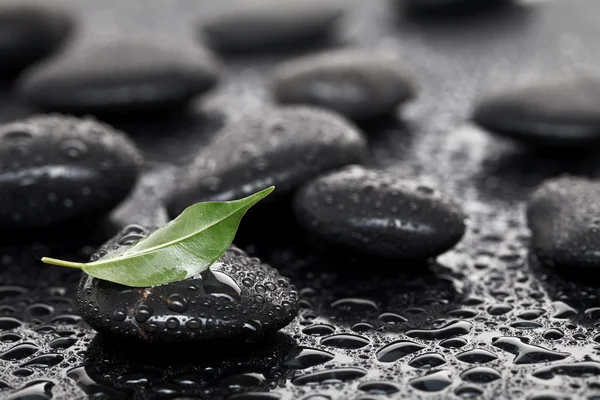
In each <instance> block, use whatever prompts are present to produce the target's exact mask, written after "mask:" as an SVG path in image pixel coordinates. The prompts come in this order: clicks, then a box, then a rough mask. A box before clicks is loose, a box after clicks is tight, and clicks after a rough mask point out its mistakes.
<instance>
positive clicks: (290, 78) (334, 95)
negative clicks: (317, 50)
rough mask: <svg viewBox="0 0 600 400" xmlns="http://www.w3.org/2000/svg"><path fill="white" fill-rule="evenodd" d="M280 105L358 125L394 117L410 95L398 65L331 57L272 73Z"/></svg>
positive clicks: (367, 57)
mask: <svg viewBox="0 0 600 400" xmlns="http://www.w3.org/2000/svg"><path fill="white" fill-rule="evenodd" d="M273 92H274V95H275V98H276V99H277V100H278V101H279V102H281V103H290V104H309V105H315V106H319V107H324V108H327V109H330V110H333V111H336V112H338V113H341V114H343V115H345V116H346V117H348V118H350V119H355V120H362V119H370V118H377V117H382V116H385V115H387V114H390V113H393V111H394V110H395V109H396V108H397V107H398V105H399V104H401V103H403V102H404V101H406V100H408V99H410V98H411V97H413V95H414V89H413V85H412V83H411V82H410V80H409V79H408V78H407V77H406V76H405V75H404V73H403V72H402V68H401V67H400V66H399V65H397V63H396V62H392V61H389V60H385V59H382V58H381V57H378V56H377V55H374V54H369V53H367V52H362V53H360V52H331V53H324V54H319V55H313V56H308V57H304V58H300V59H296V60H292V61H288V62H285V63H283V64H282V65H281V66H279V67H278V68H277V69H276V70H275V74H274V80H273Z"/></svg>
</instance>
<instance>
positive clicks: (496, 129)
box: [473, 78, 600, 148]
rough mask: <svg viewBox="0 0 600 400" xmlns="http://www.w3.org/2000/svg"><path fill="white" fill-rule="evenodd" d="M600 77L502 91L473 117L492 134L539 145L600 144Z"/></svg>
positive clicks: (582, 145)
mask: <svg viewBox="0 0 600 400" xmlns="http://www.w3.org/2000/svg"><path fill="white" fill-rule="evenodd" d="M598 103H600V80H596V79H591V78H581V79H578V80H574V81H564V82H558V83H550V84H545V85H538V86H529V87H526V88H521V89H517V90H513V91H509V92H505V93H499V94H496V95H493V96H490V97H488V98H487V99H485V100H483V101H482V102H480V103H479V104H478V105H477V107H476V108H475V111H474V113H473V120H474V121H475V122H476V123H477V124H479V125H481V126H482V127H483V128H485V129H487V130H489V131H490V132H492V133H495V134H498V135H501V136H506V137H509V138H511V139H514V140H516V141H519V142H522V143H525V144H527V145H531V146H536V147H554V148H565V147H571V148H575V147H586V146H590V145H597V144H600V111H599V110H598V107H597V104H598Z"/></svg>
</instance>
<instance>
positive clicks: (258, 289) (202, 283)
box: [78, 225, 299, 345]
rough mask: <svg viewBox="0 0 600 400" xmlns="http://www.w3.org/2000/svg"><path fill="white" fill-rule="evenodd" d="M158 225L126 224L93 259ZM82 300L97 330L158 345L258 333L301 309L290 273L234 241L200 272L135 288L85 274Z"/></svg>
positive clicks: (81, 307)
mask: <svg viewBox="0 0 600 400" xmlns="http://www.w3.org/2000/svg"><path fill="white" fill-rule="evenodd" d="M153 230H154V229H151V228H147V227H142V226H138V225H131V226H129V227H126V228H124V229H123V230H122V231H121V232H120V233H119V234H118V235H117V236H116V237H115V238H113V239H111V240H110V241H109V242H107V243H106V244H105V245H104V246H102V247H101V248H100V249H99V250H98V252H97V253H95V254H94V255H93V256H92V260H97V259H100V258H103V257H106V256H109V255H110V254H113V253H114V252H119V251H122V250H123V249H124V248H126V247H129V246H130V245H131V244H132V243H135V241H136V240H139V239H140V238H143V237H145V236H146V235H148V234H150V233H151V232H152V231H153ZM78 306H79V310H80V312H81V314H82V315H83V318H84V319H85V321H86V322H87V323H88V324H90V325H91V326H92V327H93V328H94V329H96V330H97V331H98V332H103V333H106V334H110V335H115V336H120V337H124V338H130V339H135V340H141V341H144V342H146V343H151V344H157V345H168V344H173V343H181V342H197V341H205V340H211V339H232V340H242V341H243V340H248V341H254V340H258V339H260V338H262V337H263V336H264V335H267V334H269V333H274V332H276V331H277V330H279V329H281V328H283V327H285V326H286V325H288V324H289V323H290V322H291V321H292V320H293V319H294V317H295V316H296V314H297V313H298V309H299V304H298V293H297V292H296V289H295V288H294V286H292V285H291V284H290V281H289V279H288V278H285V277H282V276H281V275H280V274H279V272H277V270H275V269H274V268H271V267H269V266H268V265H265V264H263V263H262V262H261V261H260V260H259V259H258V258H251V257H249V256H248V255H246V253H244V252H243V251H242V250H240V249H238V248H236V247H233V246H232V247H231V248H230V249H229V250H227V252H226V253H225V254H223V256H221V258H220V259H219V260H218V261H217V262H215V263H214V264H213V265H212V266H211V267H210V268H209V269H208V270H206V271H204V272H202V273H201V274H198V275H196V276H194V277H191V278H189V279H185V280H183V281H179V282H173V283H168V284H164V285H159V286H152V287H144V288H130V287H126V286H122V285H119V284H116V283H112V282H108V281H103V280H99V279H96V278H92V277H90V276H88V275H84V276H83V277H82V278H81V281H80V283H79V291H78Z"/></svg>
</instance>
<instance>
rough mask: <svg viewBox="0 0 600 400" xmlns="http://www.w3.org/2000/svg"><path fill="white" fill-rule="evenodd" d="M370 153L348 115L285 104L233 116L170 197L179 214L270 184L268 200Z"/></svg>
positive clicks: (184, 173)
mask: <svg viewBox="0 0 600 400" xmlns="http://www.w3.org/2000/svg"><path fill="white" fill-rule="evenodd" d="M365 152H366V141H365V139H364V138H363V136H362V134H361V133H360V132H359V130H358V129H357V128H356V127H354V126H353V125H352V124H351V123H350V122H348V121H347V120H345V119H344V118H342V117H339V116H337V115H335V114H333V113H330V112H328V111H325V110H318V109H312V108H307V107H282V108H278V109H270V110H263V111H262V112H258V113H256V114H252V115H251V114H245V115H242V116H238V117H237V118H232V120H231V121H229V122H228V123H226V126H225V127H224V128H223V129H222V131H220V132H218V133H216V134H215V136H214V140H213V141H212V142H211V143H210V144H209V145H208V146H207V147H206V148H205V149H204V151H202V152H201V153H200V154H199V155H198V157H197V158H196V160H195V161H194V162H193V163H192V165H190V166H186V167H184V168H182V171H181V176H180V177H179V182H178V184H177V185H176V186H177V188H176V190H175V191H174V193H173V195H172V196H171V199H170V201H169V213H170V214H171V215H172V216H176V215H179V214H180V213H181V211H183V209H185V207H187V206H189V205H191V204H194V203H196V202H199V201H225V200H233V199H239V198H243V197H246V196H249V195H250V194H253V193H255V192H257V191H259V190H261V189H264V188H266V187H268V186H271V185H275V187H276V189H275V191H274V192H273V193H272V194H271V195H270V196H269V197H267V198H266V199H265V200H266V201H267V202H270V201H273V200H274V199H278V198H282V197H284V196H286V195H288V194H290V193H292V192H293V191H294V190H295V189H296V188H298V187H299V186H301V185H302V184H304V183H305V182H307V181H309V180H310V179H313V178H315V177H317V176H319V175H320V174H322V173H324V172H327V171H331V170H334V169H336V168H340V167H343V166H346V165H349V164H354V163H358V162H360V161H361V160H362V158H363V155H364V154H365Z"/></svg>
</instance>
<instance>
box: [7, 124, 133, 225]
mask: <svg viewBox="0 0 600 400" xmlns="http://www.w3.org/2000/svg"><path fill="white" fill-rule="evenodd" d="M140 163H141V156H140V154H139V153H138V151H137V149H136V148H135V145H134V144H133V143H132V142H131V141H130V140H129V139H128V138H127V137H126V136H125V135H124V134H123V133H121V132H119V131H116V130H115V129H113V128H112V127H110V126H108V125H105V124H103V123H100V122H98V121H96V120H93V119H91V118H84V119H81V118H75V117H67V116H61V115H40V116H33V117H29V118H27V119H23V120H20V121H15V122H12V123H9V124H6V125H3V126H1V127H0V185H1V187H2V190H0V226H2V227H4V228H7V227H13V228H34V227H52V226H54V225H55V224H59V223H60V224H61V225H62V223H65V222H74V221H75V220H77V221H79V220H80V218H81V217H87V216H90V217H93V216H96V215H101V214H104V213H106V212H108V211H110V210H111V209H112V208H114V207H115V206H116V205H117V204H118V203H119V202H121V200H123V199H124V198H125V197H126V196H127V194H128V193H129V191H130V190H131V188H132V187H133V185H134V183H135V182H136V179H137V176H138V169H139V166H140ZM56 229H60V228H59V227H58V226H56Z"/></svg>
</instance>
